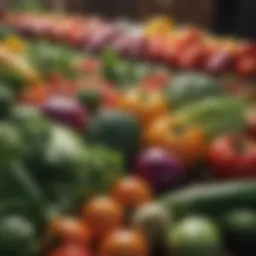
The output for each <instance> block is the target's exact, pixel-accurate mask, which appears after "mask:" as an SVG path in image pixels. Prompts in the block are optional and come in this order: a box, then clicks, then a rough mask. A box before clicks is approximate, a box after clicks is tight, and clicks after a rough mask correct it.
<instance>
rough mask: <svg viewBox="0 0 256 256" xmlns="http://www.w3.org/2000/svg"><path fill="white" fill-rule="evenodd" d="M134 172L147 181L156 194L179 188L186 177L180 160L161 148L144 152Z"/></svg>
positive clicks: (136, 162) (136, 163)
mask: <svg viewBox="0 0 256 256" xmlns="http://www.w3.org/2000/svg"><path fill="white" fill-rule="evenodd" d="M134 171H135V174H136V175H139V176H140V177H142V178H144V179H145V180H147V181H148V182H149V183H150V184H151V186H152V188H153V189H154V190H155V191H156V192H162V191H165V190H168V189H171V188H173V187H174V186H177V185H178V184H179V183H180V182H181V180H182V177H183V175H184V169H183V165H182V164H181V162H180V160H179V159H178V158H177V157H176V156H175V155H173V154H172V153H170V152H169V151H166V150H164V149H161V148H150V149H147V150H145V151H144V152H142V153H141V154H140V156H139V157H138V159H137V160H136V161H135V167H134Z"/></svg>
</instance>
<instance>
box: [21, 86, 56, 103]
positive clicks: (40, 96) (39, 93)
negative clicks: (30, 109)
mask: <svg viewBox="0 0 256 256" xmlns="http://www.w3.org/2000/svg"><path fill="white" fill-rule="evenodd" d="M51 93H52V92H51V90H50V88H49V87H48V86H46V85H42V86H35V87H31V88H28V89H26V90H25V91H24V92H22V94H21V95H20V97H19V100H20V101H21V102H22V103H25V104H29V105H30V104H31V105H33V106H40V105H42V104H43V103H44V102H45V101H46V100H47V99H48V98H49V97H50V95H51Z"/></svg>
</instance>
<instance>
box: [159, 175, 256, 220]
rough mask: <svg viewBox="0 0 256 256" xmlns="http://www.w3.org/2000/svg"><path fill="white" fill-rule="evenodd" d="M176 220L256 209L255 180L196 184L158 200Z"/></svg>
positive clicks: (217, 215)
mask: <svg viewBox="0 0 256 256" xmlns="http://www.w3.org/2000/svg"><path fill="white" fill-rule="evenodd" d="M159 203H160V205H163V206H164V207H166V208H167V210H168V212H169V213H170V214H174V215H175V217H176V218H180V217H183V216H187V215H191V214H202V215H206V216H210V217H219V216H220V215H221V214H224V213H226V212H229V211H232V210H235V209H237V208H252V209H256V179H254V180H243V181H232V182H223V183H218V184H212V185H211V184H205V185H194V186H192V187H188V188H185V189H181V190H178V191H176V192H173V193H171V194H169V195H166V196H163V198H161V199H160V200H159Z"/></svg>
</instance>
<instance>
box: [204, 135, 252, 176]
mask: <svg viewBox="0 0 256 256" xmlns="http://www.w3.org/2000/svg"><path fill="white" fill-rule="evenodd" d="M209 161H210V164H211V165H212V166H213V170H214V172H215V173H216V174H217V175H218V176H220V177H225V178H240V179H241V178H248V177H255V176H256V172H255V164H256V144H255V143H254V141H252V140H250V139H248V138H247V137H245V136H243V135H242V136H224V137H220V138H217V139H216V140H215V141H214V142H213V144H212V146H211V149H210V151H209Z"/></svg>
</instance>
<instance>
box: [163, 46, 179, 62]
mask: <svg viewBox="0 0 256 256" xmlns="http://www.w3.org/2000/svg"><path fill="white" fill-rule="evenodd" d="M163 51H164V61H165V62H166V63H168V64H169V65H172V66H176V65H177V62H178V59H179V56H180V54H181V52H182V45H180V44H179V42H177V41H173V42H169V43H167V44H166V45H165V46H164V50H163Z"/></svg>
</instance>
